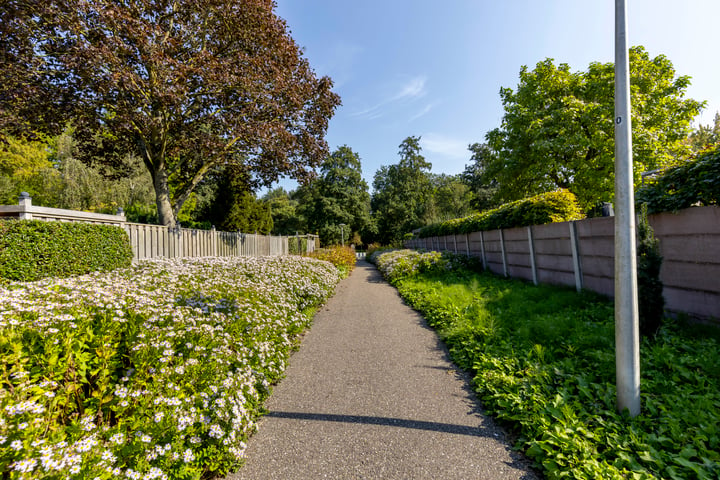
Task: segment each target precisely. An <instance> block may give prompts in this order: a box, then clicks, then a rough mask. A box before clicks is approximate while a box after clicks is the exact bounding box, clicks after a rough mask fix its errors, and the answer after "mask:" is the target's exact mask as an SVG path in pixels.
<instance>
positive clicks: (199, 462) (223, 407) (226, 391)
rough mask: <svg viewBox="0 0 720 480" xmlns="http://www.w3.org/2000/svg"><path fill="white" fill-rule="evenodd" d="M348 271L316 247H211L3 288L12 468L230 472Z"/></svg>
mask: <svg viewBox="0 0 720 480" xmlns="http://www.w3.org/2000/svg"><path fill="white" fill-rule="evenodd" d="M338 281H339V277H338V274H337V269H336V268H335V267H334V266H333V265H331V264H329V263H327V262H321V261H318V260H314V259H310V258H305V257H263V258H204V259H182V260H154V261H146V262H142V263H139V264H137V265H134V266H132V267H131V268H127V269H120V270H115V271H112V272H109V273H95V274H89V275H85V276H80V277H75V278H68V279H62V280H59V279H46V280H42V281H38V282H34V283H10V284H9V285H8V286H7V287H5V288H0V358H1V359H2V370H1V371H0V472H2V478H9V479H19V478H27V479H30V478H51V479H65V478H78V479H80V478H82V479H94V478H100V479H109V478H122V479H126V478H129V479H139V478H143V479H156V478H157V479H167V478H178V479H179V478H183V479H184V478H187V479H199V478H210V477H212V476H216V475H223V474H225V473H227V472H228V471H229V470H230V469H231V468H233V467H235V466H237V465H239V463H240V462H241V461H242V458H243V455H244V450H245V443H244V442H245V440H246V439H247V437H248V435H249V434H250V433H251V432H253V430H254V429H255V419H256V418H257V416H258V414H259V412H260V411H261V410H262V402H263V400H264V399H265V398H266V397H267V395H269V390H270V386H271V384H272V383H273V382H275V381H277V380H278V379H279V378H280V376H281V375H282V372H283V370H284V368H285V365H286V362H287V360H288V357H289V352H290V351H291V349H292V348H293V346H294V345H295V344H296V340H295V339H296V337H297V335H298V334H299V333H300V332H301V331H303V330H304V329H305V328H306V327H307V325H308V324H309V322H310V314H311V313H312V310H313V308H314V307H315V306H317V305H318V304H320V303H322V302H323V301H324V300H325V299H326V298H327V297H328V296H329V295H330V294H331V293H332V291H333V290H334V288H335V285H336V284H337V282H338Z"/></svg>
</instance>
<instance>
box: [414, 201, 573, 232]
mask: <svg viewBox="0 0 720 480" xmlns="http://www.w3.org/2000/svg"><path fill="white" fill-rule="evenodd" d="M582 218H584V215H583V213H582V210H581V209H580V207H579V205H578V203H577V199H576V198H575V195H573V194H572V193H571V192H569V191H567V190H557V191H555V192H550V193H543V194H541V195H536V196H534V197H530V198H525V199H523V200H517V201H515V202H511V203H506V204H505V205H502V206H500V207H498V208H495V209H493V210H487V211H485V212H481V213H476V214H474V215H470V216H469V217H465V218H456V219H453V220H448V221H447V222H442V223H436V224H434V225H428V226H427V227H423V228H422V229H420V233H419V236H420V238H425V237H436V236H440V235H453V234H457V233H471V232H480V231H487V230H497V229H500V228H514V227H527V226H530V225H542V224H545V223H553V222H567V221H570V220H580V219H582Z"/></svg>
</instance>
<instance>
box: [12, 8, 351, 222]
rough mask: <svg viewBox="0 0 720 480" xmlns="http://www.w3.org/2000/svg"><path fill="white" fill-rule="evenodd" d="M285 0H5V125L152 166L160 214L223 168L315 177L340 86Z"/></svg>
mask: <svg viewBox="0 0 720 480" xmlns="http://www.w3.org/2000/svg"><path fill="white" fill-rule="evenodd" d="M274 8H275V3H274V2H273V1H272V0H223V1H219V2H218V1H211V0H198V1H192V2H165V1H160V0H130V1H127V2H116V1H114V0H91V1H80V0H52V1H47V2H14V1H10V2H2V3H0V38H1V39H2V40H1V41H0V61H1V63H0V136H1V135H2V134H3V133H8V134H14V135H19V136H27V135H33V133H34V132H35V131H42V132H44V133H48V134H50V135H57V134H59V133H60V132H61V131H62V130H63V129H64V128H65V126H66V122H72V125H73V126H74V128H75V138H76V140H77V141H78V146H79V149H78V154H79V155H80V156H81V157H82V158H83V159H84V160H85V161H87V162H98V163H101V164H119V163H122V162H123V161H125V159H126V158H127V155H128V154H135V155H136V156H138V157H139V158H141V159H142V160H143V163H144V165H145V167H146V168H147V170H148V172H149V173H150V175H151V176H152V179H153V186H154V188H155V193H156V204H157V210H158V218H159V220H160V222H161V223H162V224H164V225H168V226H174V225H175V223H176V220H177V216H178V213H179V211H180V209H181V208H182V206H183V203H184V202H185V201H186V200H187V199H188V198H189V196H190V195H191V194H192V192H193V191H194V190H195V188H196V187H197V185H198V184H199V183H200V182H201V181H202V180H203V178H204V177H205V176H206V175H208V174H210V173H211V172H213V171H214V170H215V169H216V168H218V167H222V166H224V165H235V166H238V167H240V169H241V170H243V173H245V174H249V175H251V176H252V178H253V180H254V181H255V182H257V183H265V184H269V183H271V182H273V181H275V180H277V179H278V178H279V176H281V175H289V176H292V177H295V178H307V177H308V176H309V175H310V172H309V169H310V168H312V167H314V166H316V165H318V164H319V162H320V161H322V159H323V157H325V155H326V154H327V144H326V142H325V139H324V136H325V132H326V130H327V126H328V121H329V119H330V117H331V116H332V115H333V113H334V110H335V107H336V106H337V105H338V104H339V103H340V99H339V97H338V96H337V95H336V94H335V93H333V92H332V91H331V87H332V81H331V80H330V79H329V78H327V77H323V78H317V77H316V75H315V72H313V70H312V68H311V67H310V65H309V63H308V61H307V60H306V59H305V58H303V56H302V51H301V49H300V47H299V46H298V45H297V44H296V43H295V41H294V40H293V39H292V37H291V36H290V33H289V30H288V28H287V25H286V24H285V22H284V21H283V20H282V19H280V18H279V17H277V16H276V15H275V13H274Z"/></svg>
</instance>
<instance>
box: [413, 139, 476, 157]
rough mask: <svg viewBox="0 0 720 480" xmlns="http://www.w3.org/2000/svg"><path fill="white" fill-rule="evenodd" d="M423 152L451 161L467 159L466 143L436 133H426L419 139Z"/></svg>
mask: <svg viewBox="0 0 720 480" xmlns="http://www.w3.org/2000/svg"><path fill="white" fill-rule="evenodd" d="M420 146H421V147H422V149H423V150H424V151H427V152H429V153H432V154H435V155H439V156H442V157H446V158H451V159H463V160H464V159H469V158H470V152H469V151H468V142H467V141H466V140H460V139H458V138H453V137H449V136H447V135H442V134H437V133H427V134H425V135H422V137H421V138H420Z"/></svg>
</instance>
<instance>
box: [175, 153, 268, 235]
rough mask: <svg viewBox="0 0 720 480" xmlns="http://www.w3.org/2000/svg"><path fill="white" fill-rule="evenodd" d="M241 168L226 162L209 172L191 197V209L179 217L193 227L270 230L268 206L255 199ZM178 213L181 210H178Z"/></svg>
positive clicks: (233, 230)
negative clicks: (183, 216)
mask: <svg viewBox="0 0 720 480" xmlns="http://www.w3.org/2000/svg"><path fill="white" fill-rule="evenodd" d="M248 182H249V179H248V176H247V174H246V173H245V171H244V169H242V168H238V167H237V166H234V165H227V166H225V167H223V168H220V169H217V170H216V171H214V172H212V173H211V174H210V175H209V176H208V177H207V178H206V180H205V182H204V183H203V185H201V186H200V188H199V189H198V191H197V193H196V194H194V196H193V197H192V202H188V203H192V204H193V205H192V208H189V209H188V211H187V216H186V217H185V218H181V220H182V223H183V225H187V226H189V227H194V228H210V227H211V226H215V227H216V228H217V229H218V230H223V231H230V232H235V231H241V232H244V233H255V232H258V233H263V234H268V233H270V232H271V231H272V229H273V220H272V215H271V212H270V207H269V206H268V205H267V203H266V202H264V201H262V200H258V199H256V198H255V194H254V193H253V192H252V190H251V189H250V188H249V187H248ZM181 213H182V212H181Z"/></svg>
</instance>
